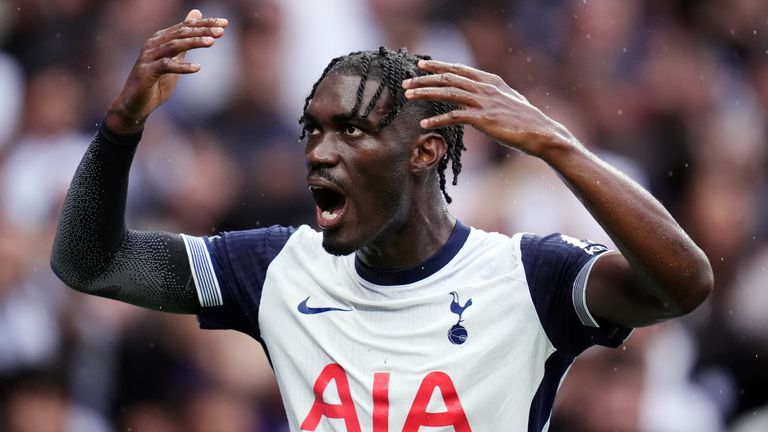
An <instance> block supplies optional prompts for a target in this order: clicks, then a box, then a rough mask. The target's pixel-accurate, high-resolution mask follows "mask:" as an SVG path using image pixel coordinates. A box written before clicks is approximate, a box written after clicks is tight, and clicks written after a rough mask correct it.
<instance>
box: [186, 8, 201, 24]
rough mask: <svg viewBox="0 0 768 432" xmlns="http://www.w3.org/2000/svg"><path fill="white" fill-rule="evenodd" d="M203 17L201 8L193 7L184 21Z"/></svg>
mask: <svg viewBox="0 0 768 432" xmlns="http://www.w3.org/2000/svg"><path fill="white" fill-rule="evenodd" d="M202 17H203V13H202V12H200V9H192V10H190V11H189V12H187V17H186V18H184V21H190V20H194V19H201V18H202Z"/></svg>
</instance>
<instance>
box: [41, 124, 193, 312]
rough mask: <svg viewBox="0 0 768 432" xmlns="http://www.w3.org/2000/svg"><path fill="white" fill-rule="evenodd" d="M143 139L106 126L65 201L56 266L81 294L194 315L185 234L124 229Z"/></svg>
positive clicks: (54, 256) (56, 242) (54, 257)
mask: <svg viewBox="0 0 768 432" xmlns="http://www.w3.org/2000/svg"><path fill="white" fill-rule="evenodd" d="M140 138H141V135H140V134H138V135H135V136H130V137H125V136H120V135H116V134H114V133H113V132H111V131H110V130H109V129H107V128H106V126H104V125H103V124H102V126H101V127H100V129H99V131H98V133H97V134H96V136H95V137H94V139H93V141H92V142H91V145H90V146H89V147H88V151H87V152H86V154H85V156H84V157H83V160H82V161H81V162H80V166H79V167H78V168H77V171H76V172H75V176H74V179H73V180H72V184H71V186H70V188H69V192H68V193H67V197H66V199H65V200H64V207H63V209H62V212H61V216H60V218H59V226H58V229H57V232H56V238H55V240H54V244H53V251H52V253H51V267H52V268H53V271H54V273H56V275H57V276H58V277H59V278H60V279H61V280H62V281H64V283H66V284H67V285H69V286H71V287H72V288H74V289H77V290H79V291H83V292H87V293H90V294H95V295H99V296H102V297H108V298H113V299H117V300H122V301H126V302H129V303H132V304H136V305H139V306H145V307H150V308H153V309H160V310H165V311H170V312H186V313H194V312H196V311H197V309H198V307H199V306H198V300H197V295H196V292H195V288H194V283H193V281H192V276H191V271H190V269H189V262H188V260H187V254H186V250H185V248H184V242H183V240H182V239H181V236H179V235H177V234H170V233H164V232H147V231H134V230H128V229H126V227H125V201H126V195H127V190H128V172H129V170H130V167H131V162H132V161H133V155H134V153H135V151H136V147H137V145H138V142H139V140H140Z"/></svg>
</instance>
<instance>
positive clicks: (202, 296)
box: [182, 226, 295, 339]
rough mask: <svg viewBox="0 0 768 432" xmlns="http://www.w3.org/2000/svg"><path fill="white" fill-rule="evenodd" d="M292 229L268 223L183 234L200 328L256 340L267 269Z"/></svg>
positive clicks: (293, 230) (292, 231)
mask: <svg viewBox="0 0 768 432" xmlns="http://www.w3.org/2000/svg"><path fill="white" fill-rule="evenodd" d="M294 232H295V229H294V228H292V227H282V226H272V227H269V228H260V229H254V230H247V231H233V232H225V233H222V234H219V235H216V236H211V237H192V236H187V235H183V236H182V237H183V238H184V245H185V247H186V249H187V256H188V257H189V264H190V267H191V269H192V277H193V278H194V282H195V287H196V289H197V295H198V299H199V301H200V306H201V308H200V312H199V313H198V321H199V322H200V327H201V328H204V329H232V330H238V331H241V332H244V333H247V334H249V335H251V336H253V337H255V338H257V339H260V335H259V324H258V323H259V321H258V315H259V303H260V302H261V291H262V288H263V286H264V280H265V278H266V275H267V270H268V269H269V265H270V263H271V262H272V260H274V259H275V257H276V256H277V255H278V254H279V253H280V251H281V250H282V249H283V246H285V244H286V243H287V242H288V239H289V238H290V237H291V235H292V234H293V233H294Z"/></svg>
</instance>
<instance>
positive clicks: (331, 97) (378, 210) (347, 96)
mask: <svg viewBox="0 0 768 432" xmlns="http://www.w3.org/2000/svg"><path fill="white" fill-rule="evenodd" d="M359 84H360V77H359V76H347V75H330V76H327V77H325V78H324V79H323V81H321V82H320V84H319V85H318V86H317V89H316V91H315V94H314V97H313V98H312V101H311V102H310V104H309V106H308V107H307V111H306V112H305V113H304V120H303V122H304V126H305V127H306V132H307V142H306V146H305V149H304V154H305V158H306V161H307V166H308V168H309V175H308V177H307V182H308V184H309V187H310V190H311V191H312V195H313V197H314V199H315V204H316V208H315V211H316V217H317V224H318V225H319V226H320V228H322V230H323V247H324V248H325V249H326V250H327V251H328V252H330V253H332V254H336V255H346V254H349V253H352V252H354V251H356V250H357V249H360V248H363V247H365V246H367V245H375V244H377V242H382V241H385V240H386V238H387V236H391V235H392V234H393V232H394V231H396V229H397V228H398V227H400V226H401V225H402V223H403V222H404V221H405V220H406V219H407V212H408V208H409V206H408V203H409V202H410V195H411V193H412V191H411V188H410V187H409V185H410V182H409V179H410V170H409V160H410V153H411V142H412V140H413V139H415V137H416V136H417V133H418V132H417V131H418V128H414V127H409V126H408V125H406V124H402V123H407V122H408V120H407V119H404V118H405V117H406V116H403V115H401V116H398V117H396V118H395V120H394V121H393V122H392V123H390V124H389V125H388V126H386V127H384V128H382V129H381V130H378V131H377V130H376V129H377V127H378V125H379V122H380V121H381V119H382V117H383V116H384V112H385V107H386V106H387V102H388V100H389V95H388V94H387V93H386V91H385V94H384V95H383V97H381V98H380V100H379V101H378V103H377V104H376V108H374V110H373V111H372V112H371V113H370V114H369V115H368V117H367V118H360V117H359V113H360V112H362V111H364V109H365V107H366V106H367V105H368V103H369V101H370V99H371V97H372V95H373V93H374V92H375V90H376V88H377V87H378V85H379V82H378V81H375V80H372V81H369V82H368V83H366V86H365V91H364V93H363V99H362V103H361V107H362V108H361V109H360V110H359V112H358V113H351V111H352V108H353V107H354V106H355V101H356V95H357V88H358V86H359Z"/></svg>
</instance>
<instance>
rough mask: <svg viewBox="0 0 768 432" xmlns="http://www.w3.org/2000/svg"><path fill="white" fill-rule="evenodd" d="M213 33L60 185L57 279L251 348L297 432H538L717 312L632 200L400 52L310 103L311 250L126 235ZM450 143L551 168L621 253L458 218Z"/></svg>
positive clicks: (201, 30) (155, 39)
mask: <svg viewBox="0 0 768 432" xmlns="http://www.w3.org/2000/svg"><path fill="white" fill-rule="evenodd" d="M226 25H227V21H226V20H224V19H219V18H203V17H202V15H201V13H200V12H199V11H197V10H193V11H191V12H190V13H189V14H188V16H187V18H186V20H185V21H184V22H182V23H179V24H177V25H174V26H172V27H169V28H166V29H164V30H161V31H159V32H157V33H156V34H155V35H153V36H152V37H150V38H149V39H148V40H147V42H146V43H145V44H144V47H143V49H142V50H141V53H140V55H139V58H138V60H137V62H136V64H135V65H134V67H133V69H132V70H131V72H130V75H129V77H128V79H127V81H126V84H125V86H124V88H123V90H122V92H121V93H120V95H119V96H118V97H117V98H116V99H115V100H114V102H113V103H112V104H111V105H110V107H109V109H108V110H107V113H106V117H105V120H104V122H103V124H102V126H101V127H100V129H99V131H98V133H97V134H96V137H95V138H94V140H93V142H92V143H91V145H90V147H89V149H88V151H87V153H86V155H85V157H84V158H83V161H82V163H81V165H80V167H79V168H78V170H77V173H76V174H75V178H74V180H73V182H72V186H71V188H70V191H69V193H68V195H67V198H66V201H65V203H64V209H63V211H62V215H61V219H60V222H59V227H58V233H57V236H56V240H55V244H54V247H53V254H52V258H51V262H52V266H53V269H54V271H55V272H56V274H57V275H59V277H60V278H61V279H62V280H63V281H64V282H65V283H67V284H68V285H69V286H71V287H73V288H75V289H77V290H80V291H83V292H87V293H91V294H95V295H99V296H103V297H108V298H113V299H117V300H121V301H126V302H129V303H133V304H136V305H140V306H145V307H149V308H154V309H159V310H164V311H169V312H178V313H194V314H197V315H198V317H199V321H200V325H201V326H202V327H203V328H215V329H235V330H239V331H242V332H245V333H247V334H249V335H251V336H253V337H254V338H256V339H257V340H258V341H259V342H261V343H262V345H263V346H264V348H265V350H266V352H267V353H268V355H269V358H270V361H271V363H272V366H273V368H274V371H275V373H276V376H277V380H278V383H279V386H280V389H281V393H282V396H283V400H284V403H285V407H286V410H287V415H288V420H289V423H290V428H291V430H292V431H299V430H305V431H328V430H333V431H374V432H385V431H409V432H416V431H421V430H455V431H462V432H466V431H498V430H530V431H541V430H545V429H546V428H547V425H548V419H549V416H550V412H551V409H552V404H553V400H554V396H555V392H556V391H557V387H558V385H559V383H560V382H561V380H562V378H563V375H564V374H565V372H566V370H567V369H568V367H569V366H570V364H571V363H572V361H573V360H574V358H575V356H576V355H578V354H579V353H581V352H582V351H584V350H585V349H586V348H588V347H589V346H592V345H595V344H600V345H606V346H617V345H619V344H621V343H622V341H623V340H624V339H625V338H626V337H627V335H628V334H629V332H630V329H631V328H633V327H636V326H644V325H649V324H653V323H656V322H660V321H663V320H666V319H670V318H673V317H677V316H681V315H683V314H685V313H688V312H690V311H691V310H693V309H694V308H696V307H697V306H698V305H699V304H701V302H703V301H704V299H705V298H706V297H707V295H708V294H709V292H710V291H711V289H712V284H713V280H712V271H711V268H710V265H709V262H708V260H707V258H706V257H705V256H704V254H703V253H702V251H701V250H700V249H699V248H698V247H697V246H696V245H695V244H694V243H693V242H692V241H691V240H690V238H689V237H688V236H687V235H686V234H685V232H684V231H683V230H682V229H681V228H680V226H678V224H677V223H676V222H675V221H674V220H673V218H672V217H671V216H670V215H669V213H668V212H667V211H666V210H665V209H664V208H663V207H662V206H661V205H660V204H659V203H658V202H657V201H656V200H655V199H654V198H653V197H652V196H651V195H650V194H648V193H647V192H646V191H645V190H643V189H642V188H641V187H640V186H638V185H637V184H635V183H633V182H632V181H631V180H630V179H628V178H627V177H626V176H624V175H622V174H621V173H620V172H618V171H616V170H615V169H613V168H612V167H610V166H609V165H607V164H605V163H604V162H602V161H601V160H599V159H598V158H597V157H596V156H595V155H593V154H591V153H590V152H589V151H588V150H586V149H585V148H584V147H583V146H582V145H581V144H579V142H578V141H577V140H576V139H575V138H574V136H573V135H572V134H571V133H570V132H569V131H568V130H567V129H566V128H565V127H563V126H562V125H560V124H558V123H557V122H555V121H553V120H552V119H550V118H549V117H547V116H546V115H544V114H543V113H542V112H541V111H539V110H538V109H537V108H535V107H534V106H532V105H531V104H530V103H529V102H528V101H527V100H526V99H525V97H523V96H522V95H520V94H519V93H518V92H516V91H515V90H513V89H512V88H510V87H509V86H508V85H507V84H505V83H504V81H502V80H501V79H500V78H499V77H498V76H495V75H492V74H490V73H487V72H483V71H480V70H476V69H473V68H470V67H467V66H463V65H458V64H447V63H442V62H439V61H434V60H429V59H427V58H426V57H418V56H413V55H411V54H409V53H408V52H407V51H405V50H399V51H392V50H389V49H386V48H381V49H379V50H374V51H364V52H358V53H352V54H349V55H347V56H343V57H340V58H336V59H334V60H333V61H331V63H330V64H329V65H328V67H327V68H326V69H325V71H324V72H323V74H322V76H321V77H320V79H319V80H318V82H317V83H316V84H315V86H314V87H313V88H312V89H311V92H310V94H309V96H308V97H307V99H306V103H305V106H304V112H303V115H302V117H301V124H302V127H303V132H302V134H301V138H302V139H303V140H304V143H305V144H304V145H305V157H306V164H307V167H308V176H307V183H308V186H309V189H310V191H311V193H312V195H313V197H314V199H315V203H316V217H317V224H318V225H319V227H320V232H317V231H315V230H313V229H311V228H310V227H308V226H301V227H297V228H296V227H282V226H273V227H270V228H263V229H254V230H247V231H240V232H228V233H222V234H220V235H216V236H210V237H194V236H188V235H179V234H170V233H164V232H142V231H134V230H130V229H126V227H125V224H124V221H123V220H124V210H125V198H126V185H127V182H128V171H129V167H130V164H131V159H132V156H133V154H134V151H135V150H136V148H137V145H138V143H139V140H140V136H141V131H142V127H143V126H144V123H145V121H146V119H147V117H148V116H149V114H150V113H151V112H152V111H153V110H154V109H156V108H157V107H158V106H159V105H160V104H162V103H163V102H164V101H165V100H166V99H167V98H168V97H169V96H170V95H171V92H172V90H173V86H174V84H175V82H176V80H177V78H178V75H179V74H186V73H194V72H196V71H197V70H198V69H199V66H198V65H194V64H190V63H186V62H185V61H184V53H185V52H186V51H188V50H190V49H196V48H202V47H210V46H211V45H213V44H214V42H215V39H216V38H218V37H221V36H222V34H223V33H224V28H225V27H226ZM297 67H300V66H297ZM246 72H247V73H258V71H246ZM463 125H470V126H472V127H475V128H477V129H478V130H480V131H482V132H483V133H485V134H487V135H488V136H490V137H491V138H493V139H495V140H496V141H498V142H499V144H500V145H503V146H507V147H509V148H513V149H518V150H521V151H523V152H525V153H527V154H528V155H531V156H533V157H538V158H541V159H542V160H544V161H545V162H547V163H548V164H549V165H550V166H551V167H552V169H554V170H556V171H557V172H558V173H559V175H560V177H561V178H562V179H563V181H564V182H566V183H567V184H568V186H569V187H570V189H571V190H572V191H573V193H574V194H576V195H577V196H578V197H579V198H580V199H581V201H582V202H583V203H584V205H585V206H586V207H587V208H588V209H589V211H590V212H591V214H592V215H593V216H594V217H595V219H596V220H597V221H598V222H599V223H600V224H601V226H602V227H603V228H604V229H605V231H606V232H608V233H609V235H610V236H611V238H612V239H613V241H614V242H615V244H616V245H618V251H609V250H607V249H606V248H605V247H604V246H602V245H599V244H594V243H591V242H589V241H582V240H577V239H575V238H572V237H569V236H566V235H562V234H551V235H546V236H539V235H534V234H516V235H514V236H512V237H508V236H506V235H502V234H498V233H488V232H484V231H482V230H480V229H476V228H473V227H469V226H467V225H464V224H462V223H461V222H460V221H458V220H456V219H455V218H454V217H453V216H451V214H450V213H449V211H448V209H447V206H446V202H450V198H449V197H448V195H447V194H446V192H445V183H446V177H445V170H446V168H447V166H448V165H449V164H450V165H451V167H452V171H453V175H454V181H455V176H456V175H457V174H458V173H459V171H460V169H461V162H460V156H461V153H462V151H463V150H464V145H463V143H462V134H463V129H462V127H463ZM470 151H471V150H470ZM421 427H425V428H426V429H420V428H421Z"/></svg>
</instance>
